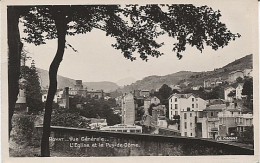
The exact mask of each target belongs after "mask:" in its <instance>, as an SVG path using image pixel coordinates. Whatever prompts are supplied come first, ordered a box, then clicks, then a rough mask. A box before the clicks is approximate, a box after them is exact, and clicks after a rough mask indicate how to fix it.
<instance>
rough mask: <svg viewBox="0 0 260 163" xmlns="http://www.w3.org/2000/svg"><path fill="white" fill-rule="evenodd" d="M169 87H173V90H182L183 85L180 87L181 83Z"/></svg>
mask: <svg viewBox="0 0 260 163" xmlns="http://www.w3.org/2000/svg"><path fill="white" fill-rule="evenodd" d="M169 87H171V88H172V90H177V91H181V87H180V85H174V84H173V85H170V86H169Z"/></svg>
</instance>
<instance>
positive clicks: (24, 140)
mask: <svg viewBox="0 0 260 163" xmlns="http://www.w3.org/2000/svg"><path fill="white" fill-rule="evenodd" d="M35 118H36V117H35V116H34V115H15V116H14V117H13V130H12V133H11V138H12V140H13V141H14V142H15V143H16V144H18V145H19V146H35V147H38V146H39V145H40V135H39V134H38V133H37V131H36V129H35V128H34V121H35Z"/></svg>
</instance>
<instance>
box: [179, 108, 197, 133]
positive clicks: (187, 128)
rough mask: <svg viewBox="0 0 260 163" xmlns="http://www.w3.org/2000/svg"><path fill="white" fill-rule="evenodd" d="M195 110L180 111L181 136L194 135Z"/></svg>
mask: <svg viewBox="0 0 260 163" xmlns="http://www.w3.org/2000/svg"><path fill="white" fill-rule="evenodd" d="M196 113H197V112H196V111H181V115H180V133H181V136H186V137H195V136H196V130H195V127H196V120H195V119H196Z"/></svg>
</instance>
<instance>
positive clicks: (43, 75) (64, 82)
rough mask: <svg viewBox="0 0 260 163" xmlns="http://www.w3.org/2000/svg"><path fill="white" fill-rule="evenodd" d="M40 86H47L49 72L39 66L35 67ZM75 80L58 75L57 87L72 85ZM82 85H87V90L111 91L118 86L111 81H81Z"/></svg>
mask: <svg viewBox="0 0 260 163" xmlns="http://www.w3.org/2000/svg"><path fill="white" fill-rule="evenodd" d="M37 71H38V74H39V77H40V82H41V87H42V88H47V87H48V85H49V72H48V71H47V70H43V69H40V68H37ZM75 83H76V81H75V80H74V79H70V78H67V77H63V76H60V75H58V88H64V87H74V85H75ZM83 87H84V88H85V87H87V88H88V89H89V90H92V89H93V90H100V89H103V90H104V91H105V92H111V91H115V90H116V89H118V88H119V86H118V85H117V84H116V83H113V82H107V81H102V82H83Z"/></svg>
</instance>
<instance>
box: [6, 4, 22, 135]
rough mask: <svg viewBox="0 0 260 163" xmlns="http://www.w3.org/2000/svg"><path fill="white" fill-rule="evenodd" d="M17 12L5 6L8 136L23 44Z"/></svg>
mask: <svg viewBox="0 0 260 163" xmlns="http://www.w3.org/2000/svg"><path fill="white" fill-rule="evenodd" d="M18 23H19V13H18V11H17V10H16V8H15V7H13V6H9V7H8V8H7V26H8V107H9V109H8V110H9V113H8V114H9V119H8V120H9V123H8V125H9V138H10V133H11V130H12V117H13V113H14V108H15V103H16V100H17V95H18V93H19V77H20V66H21V62H20V59H21V51H22V48H23V44H22V43H21V40H20V33H19V27H18Z"/></svg>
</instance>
